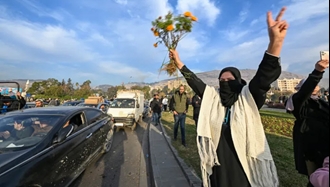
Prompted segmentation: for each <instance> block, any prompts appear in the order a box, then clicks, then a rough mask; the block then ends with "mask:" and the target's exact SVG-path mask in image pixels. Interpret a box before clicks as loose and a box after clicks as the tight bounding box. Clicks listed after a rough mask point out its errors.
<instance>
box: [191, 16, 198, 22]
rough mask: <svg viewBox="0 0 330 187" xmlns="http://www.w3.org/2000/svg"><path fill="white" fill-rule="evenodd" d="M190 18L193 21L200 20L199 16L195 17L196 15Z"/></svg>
mask: <svg viewBox="0 0 330 187" xmlns="http://www.w3.org/2000/svg"><path fill="white" fill-rule="evenodd" d="M190 18H191V20H192V21H197V20H198V19H197V17H195V16H191V17H190Z"/></svg>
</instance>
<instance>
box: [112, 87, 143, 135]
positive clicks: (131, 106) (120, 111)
mask: <svg viewBox="0 0 330 187" xmlns="http://www.w3.org/2000/svg"><path fill="white" fill-rule="evenodd" d="M143 110H144V94H143V92H142V91H139V90H127V91H118V93H117V98H116V99H114V101H113V102H112V103H111V105H110V107H109V109H108V111H107V113H108V114H111V115H112V117H113V119H114V125H115V126H116V127H129V128H131V129H132V130H134V129H135V128H136V125H137V123H138V122H140V120H142V115H143Z"/></svg>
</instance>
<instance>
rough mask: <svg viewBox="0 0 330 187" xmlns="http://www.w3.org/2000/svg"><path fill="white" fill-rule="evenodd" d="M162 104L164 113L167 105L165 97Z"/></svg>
mask: <svg viewBox="0 0 330 187" xmlns="http://www.w3.org/2000/svg"><path fill="white" fill-rule="evenodd" d="M162 104H163V109H164V111H165V112H166V111H167V105H168V99H167V96H165V97H164V99H163V100H162Z"/></svg>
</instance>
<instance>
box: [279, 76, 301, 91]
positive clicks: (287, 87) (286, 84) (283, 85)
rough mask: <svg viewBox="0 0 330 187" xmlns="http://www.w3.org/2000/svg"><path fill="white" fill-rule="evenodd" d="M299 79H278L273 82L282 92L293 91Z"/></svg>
mask: <svg viewBox="0 0 330 187" xmlns="http://www.w3.org/2000/svg"><path fill="white" fill-rule="evenodd" d="M300 81H301V79H297V78H293V79H286V78H285V79H278V80H277V81H276V82H275V88H277V89H279V90H280V91H282V92H286V91H288V92H295V89H294V88H295V87H296V86H297V85H298V84H299V82H300Z"/></svg>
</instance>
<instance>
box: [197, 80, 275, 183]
mask: <svg viewBox="0 0 330 187" xmlns="http://www.w3.org/2000/svg"><path fill="white" fill-rule="evenodd" d="M224 117H225V107H223V106H222V104H221V99H220V95H219V93H218V91H217V90H215V89H214V88H212V87H210V86H206V88H205V92H204V95H203V100H202V104H201V109H200V114H199V118H198V125H197V147H198V152H199V156H200V159H201V170H202V180H203V186H204V187H210V186H211V184H210V175H212V168H213V167H214V166H219V165H220V164H221V163H220V162H219V160H218V157H217V152H216V150H217V147H218V144H219V141H220V135H221V128H222V122H223V120H224ZM230 128H231V134H232V139H233V143H234V147H235V150H236V152H237V155H238V158H239V161H240V163H241V164H242V166H243V170H244V172H245V174H246V176H247V178H248V180H249V182H250V184H251V186H252V187H277V186H279V181H278V177H277V171H276V166H275V163H274V161H273V158H272V155H271V152H270V149H269V145H268V142H267V139H266V136H265V132H264V129H263V125H262V123H261V119H260V114H259V110H258V108H257V106H256V104H255V101H254V99H253V97H252V95H251V93H250V90H249V87H248V86H244V87H243V89H242V92H241V94H240V95H239V97H238V100H237V101H236V102H235V103H234V105H233V106H232V109H231V116H230ZM199 137H200V138H199ZM223 162H225V161H223Z"/></svg>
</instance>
